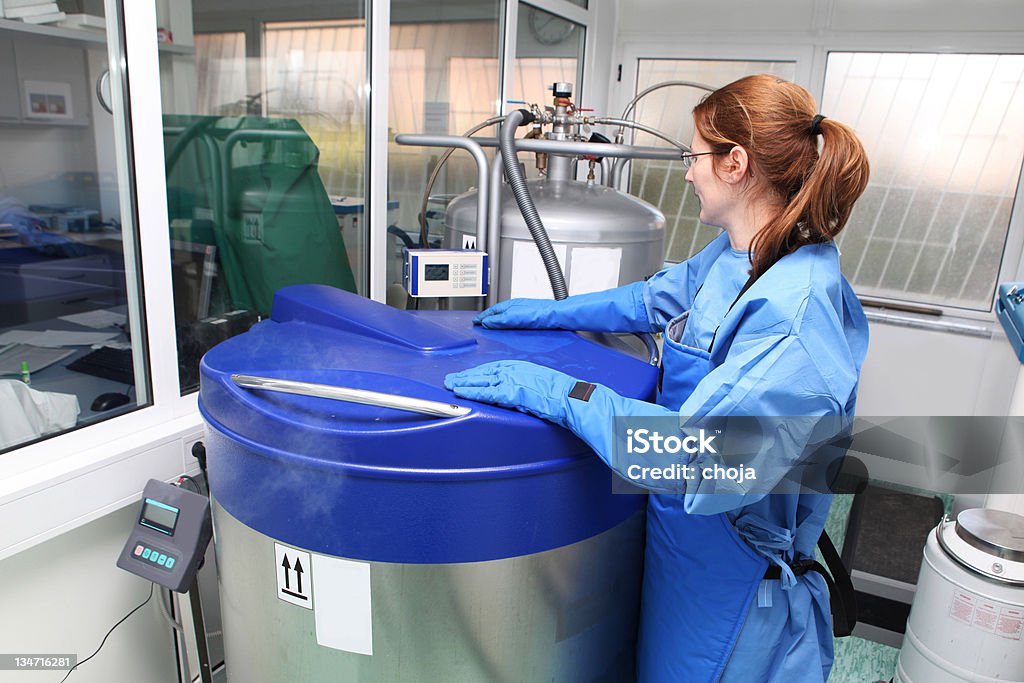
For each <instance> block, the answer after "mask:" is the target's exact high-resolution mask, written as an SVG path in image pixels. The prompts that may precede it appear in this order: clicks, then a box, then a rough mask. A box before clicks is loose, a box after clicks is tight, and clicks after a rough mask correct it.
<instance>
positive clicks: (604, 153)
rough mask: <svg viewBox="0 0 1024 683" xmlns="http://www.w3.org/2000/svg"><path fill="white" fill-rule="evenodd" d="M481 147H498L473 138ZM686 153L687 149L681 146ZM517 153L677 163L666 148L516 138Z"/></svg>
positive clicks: (493, 141) (494, 141) (676, 154)
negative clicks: (660, 160)
mask: <svg viewBox="0 0 1024 683" xmlns="http://www.w3.org/2000/svg"><path fill="white" fill-rule="evenodd" d="M473 140H474V141H476V142H477V143H478V144H479V145H480V146H481V147H499V146H500V143H499V142H498V140H497V139H495V138H473ZM683 147H685V148H686V150H687V151H689V149H690V148H689V147H686V145H683ZM516 151H517V152H546V153H548V154H575V155H576V156H588V157H615V158H627V159H664V160H665V161H677V160H678V159H679V152H678V151H676V150H674V149H668V148H666V147H637V146H635V145H616V144H614V143H603V142H602V143H598V142H573V141H571V140H546V139H541V140H536V139H534V140H531V139H528V138H516Z"/></svg>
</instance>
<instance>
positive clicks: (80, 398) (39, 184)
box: [0, 8, 150, 450]
mask: <svg viewBox="0 0 1024 683" xmlns="http://www.w3.org/2000/svg"><path fill="white" fill-rule="evenodd" d="M97 9H99V8H97ZM96 20H97V21H99V22H101V23H102V22H103V18H102V17H98V18H96ZM118 24H119V21H118V20H117V19H116V18H112V20H111V21H110V22H109V26H108V28H107V31H108V32H107V33H106V34H104V33H102V32H96V31H93V30H90V29H89V28H87V27H86V26H85V25H84V24H72V25H69V26H66V27H55V26H54V25H53V21H50V22H47V23H42V24H35V23H31V22H27V23H26V22H23V21H18V20H14V19H11V20H9V21H6V22H5V23H4V27H3V29H2V30H0V87H2V88H3V92H4V93H5V94H6V97H4V98H3V100H2V101H0V159H2V161H0V181H2V185H0V188H2V189H0V450H8V449H11V448H14V447H16V446H18V445H21V444H25V443H28V442H30V441H33V440H36V439H38V438H41V437H43V436H46V435H50V434H54V433H58V432H61V431H64V430H68V429H72V428H75V427H80V426H83V425H87V424H91V423H94V422H98V421H101V420H104V419H106V418H109V417H112V416H115V415H119V414H123V413H125V412H127V411H130V410H133V409H134V408H136V407H138V406H140V405H145V404H146V403H148V402H149V401H150V391H149V386H148V373H147V364H146V359H145V348H144V339H145V329H144V324H143V320H144V318H143V310H142V307H141V303H140V297H139V291H140V289H139V280H138V268H137V267H136V263H137V256H136V255H137V250H136V244H137V241H138V230H137V227H136V225H135V210H134V196H133V189H132V180H131V178H130V175H129V171H128V157H127V151H126V150H125V149H124V146H123V144H122V142H121V141H122V140H124V139H125V137H126V133H127V124H126V120H127V119H126V116H125V114H124V110H125V107H123V106H116V107H114V106H112V107H111V108H112V109H113V110H114V111H116V112H118V114H117V115H116V116H115V115H112V114H111V113H110V112H109V111H108V110H107V109H105V108H104V107H103V106H102V105H101V104H100V102H99V101H98V100H97V95H96V88H95V84H96V82H97V80H99V79H100V77H101V75H102V74H103V73H104V71H105V70H106V69H107V67H108V59H107V43H106V37H105V36H106V35H116V34H115V31H116V30H117V28H116V27H117V26H118ZM108 82H109V81H108ZM108 91H109V88H108ZM19 92H20V93H21V94H22V97H18V96H17V95H15V94H16V93H19ZM105 97H107V99H106V100H105V102H106V104H107V106H110V105H111V103H112V102H113V98H116V99H117V101H118V102H123V101H124V98H123V95H122V94H121V93H117V92H114V93H112V94H108V95H106V96H105ZM93 346H95V347H96V348H95V349H94V348H92V347H93ZM100 347H102V348H100ZM133 349H134V350H133ZM101 397H102V400H99V401H97V399H100V398H101Z"/></svg>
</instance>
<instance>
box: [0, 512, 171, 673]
mask: <svg viewBox="0 0 1024 683" xmlns="http://www.w3.org/2000/svg"><path fill="white" fill-rule="evenodd" d="M135 508H136V506H135V505H132V506H129V507H126V508H124V509H121V510H118V511H117V512H114V513H112V514H109V515H107V516H105V517H102V518H100V519H98V520H96V521H94V522H91V523H89V524H86V525H85V526H83V527H80V528H78V529H77V530H76V531H75V532H74V533H71V534H65V535H63V536H59V537H57V538H55V539H53V540H51V541H48V542H46V543H43V544H42V545H38V546H36V547H34V548H31V549H30V550H26V551H25V552H22V553H19V554H18V555H15V556H14V557H11V558H9V559H7V560H4V561H3V562H0V605H2V608H0V613H2V615H3V618H0V650H3V652H5V653H10V654H14V653H25V654H37V655H38V654H70V653H75V654H77V655H78V658H79V661H81V660H83V659H85V658H86V657H87V656H89V655H90V654H92V652H93V651H94V650H95V649H96V648H97V647H98V646H99V644H100V641H102V640H103V636H104V635H105V634H106V633H107V630H108V629H109V628H110V627H111V626H113V625H114V624H115V623H117V621H118V620H119V619H121V618H122V617H123V616H124V615H126V614H127V613H128V612H129V611H131V610H132V609H133V608H134V607H135V606H137V605H138V604H139V603H141V602H142V601H143V600H144V599H145V598H146V595H147V594H148V593H149V587H150V585H151V584H150V583H149V582H148V581H145V580H143V579H141V578H139V577H137V576H135V575H133V574H129V573H128V572H126V571H124V570H122V569H118V568H117V567H116V566H115V564H114V563H115V562H116V561H117V556H118V554H119V553H120V552H121V548H122V547H123V545H124V543H125V541H126V539H127V538H128V532H129V531H130V530H131V527H132V525H133V524H134V522H135ZM158 597H159V594H158V593H156V592H154V594H153V598H152V599H151V600H150V601H149V604H147V605H146V606H145V607H143V608H142V609H140V610H139V611H138V612H136V613H135V614H134V615H132V616H131V618H129V619H128V620H127V621H126V622H125V623H123V624H121V626H119V627H118V628H117V629H116V630H115V631H114V632H113V633H112V634H111V635H110V637H109V638H108V639H107V643H106V645H104V646H103V649H102V650H100V652H99V654H98V655H96V657H95V658H94V659H92V660H91V661H89V662H88V663H86V664H85V665H84V666H81V667H79V668H78V669H76V670H75V672H74V673H72V674H71V677H70V678H69V679H68V680H69V681H70V682H72V683H114V682H115V681H145V683H172V682H173V683H177V681H178V677H177V668H176V665H175V663H174V649H173V645H172V640H171V628H170V627H169V626H168V625H167V623H166V621H164V618H163V616H162V615H161V614H160V608H159V606H158V604H157V599H158ZM63 675H64V673H62V672H57V671H39V672H31V673H27V672H19V673H17V674H13V673H10V672H0V680H4V681H11V683H21V682H22V681H24V682H25V683H32V682H33V681H40V682H41V683H55V681H59V680H60V679H61V678H62V677H63Z"/></svg>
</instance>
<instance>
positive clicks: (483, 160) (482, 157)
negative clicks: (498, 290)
mask: <svg viewBox="0 0 1024 683" xmlns="http://www.w3.org/2000/svg"><path fill="white" fill-rule="evenodd" d="M395 142H396V143H398V144H399V145H420V146H422V147H453V148H456V149H464V150H466V151H467V152H469V153H470V154H471V155H473V160H474V161H476V184H477V190H478V194H479V197H478V199H477V203H476V243H477V245H482V244H485V243H486V240H487V198H488V192H487V183H488V180H487V155H486V154H484V150H483V147H481V146H480V145H479V144H478V143H477V141H476V140H474V139H473V138H466V137H461V136H458V135H418V134H409V133H402V134H400V135H396V136H395ZM423 216H424V221H426V214H425V213H424V214H423ZM424 225H425V223H424ZM425 244H426V242H425V241H424V237H423V233H422V232H421V233H420V245H421V246H423V245H425Z"/></svg>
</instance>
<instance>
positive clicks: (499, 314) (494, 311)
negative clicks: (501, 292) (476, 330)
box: [473, 299, 556, 330]
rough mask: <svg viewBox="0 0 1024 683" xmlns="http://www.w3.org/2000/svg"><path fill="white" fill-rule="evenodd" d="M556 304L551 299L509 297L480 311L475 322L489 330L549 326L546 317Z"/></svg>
mask: <svg viewBox="0 0 1024 683" xmlns="http://www.w3.org/2000/svg"><path fill="white" fill-rule="evenodd" d="M555 304H556V302H555V301H552V300H550V299H509V300H508V301H502V302H500V303H497V304H494V305H493V306H491V307H490V308H488V309H487V310H485V311H483V312H482V313H479V314H478V315H477V316H476V317H475V318H473V323H474V324H477V325H483V326H484V327H486V328H487V329H489V330H510V329H528V328H544V327H549V326H550V325H549V324H548V321H547V320H546V318H547V317H548V316H549V315H550V313H551V310H552V308H553V307H554V305H555Z"/></svg>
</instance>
